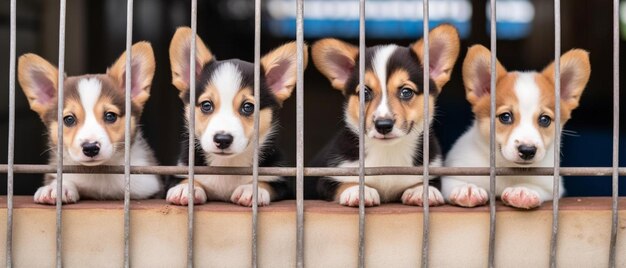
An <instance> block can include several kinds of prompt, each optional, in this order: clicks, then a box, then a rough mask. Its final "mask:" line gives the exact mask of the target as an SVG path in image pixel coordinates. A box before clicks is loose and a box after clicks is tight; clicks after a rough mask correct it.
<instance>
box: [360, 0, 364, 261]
mask: <svg viewBox="0 0 626 268" xmlns="http://www.w3.org/2000/svg"><path fill="white" fill-rule="evenodd" d="M364 131H365V0H359V267H361V268H362V267H365V137H364V135H363V132H364Z"/></svg>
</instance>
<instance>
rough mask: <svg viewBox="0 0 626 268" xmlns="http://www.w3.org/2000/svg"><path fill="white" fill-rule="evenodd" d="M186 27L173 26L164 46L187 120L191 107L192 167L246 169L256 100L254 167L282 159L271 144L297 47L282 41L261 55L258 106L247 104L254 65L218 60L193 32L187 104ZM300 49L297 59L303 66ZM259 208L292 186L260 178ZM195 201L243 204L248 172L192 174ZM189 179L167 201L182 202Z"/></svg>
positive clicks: (248, 196) (247, 199) (184, 161)
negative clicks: (192, 73)
mask: <svg viewBox="0 0 626 268" xmlns="http://www.w3.org/2000/svg"><path fill="white" fill-rule="evenodd" d="M191 34H192V33H191V30H190V29H189V28H187V27H182V28H179V29H178V30H177V31H176V33H175V34H174V37H173V38H172V42H171V45H170V61H171V66H172V83H173V84H174V86H175V87H176V88H177V89H178V90H180V97H181V99H182V100H183V103H184V105H185V116H186V120H187V122H188V121H189V117H188V116H189V109H190V108H193V109H196V113H195V129H193V130H190V131H194V133H195V137H196V154H195V156H196V159H194V162H195V164H196V165H206V166H224V167H250V166H252V161H253V156H254V155H253V153H254V147H253V144H252V141H253V135H254V106H255V105H259V106H260V107H259V110H260V113H259V122H260V125H259V144H260V161H259V166H261V167H271V166H280V165H281V163H282V157H281V155H280V151H279V150H278V149H277V148H276V145H275V141H274V140H275V135H276V131H277V128H278V118H277V116H278V113H277V112H278V110H279V109H280V108H281V106H282V103H283V102H284V101H285V100H286V99H287V98H289V96H290V95H291V92H292V91H293V88H294V87H295V83H296V44H295V43H294V42H291V43H288V44H285V45H282V46H280V47H278V48H276V49H274V50H272V51H271V52H269V53H267V54H266V55H265V56H263V57H262V59H261V68H262V70H261V72H262V75H261V85H260V100H261V103H255V101H254V93H253V90H254V66H253V64H252V63H250V62H245V61H241V60H238V59H231V60H221V61H218V60H217V59H216V58H215V57H214V56H213V54H212V53H211V51H210V50H209V49H208V48H207V47H206V45H205V44H204V43H203V42H202V40H201V39H200V37H199V36H198V37H196V41H197V42H196V49H197V54H196V55H197V56H196V73H195V76H194V77H195V79H196V99H195V100H194V102H195V105H194V106H190V102H189V77H190V76H189V72H190V67H189V65H190V64H189V55H190V50H191ZM306 59H307V54H306V47H305V57H304V60H305V62H304V64H305V67H306ZM187 151H188V143H187V142H185V143H184V145H183V148H182V151H181V157H180V162H179V163H180V164H181V165H188V163H189V159H188V153H187ZM259 180H260V182H259V196H258V197H259V198H258V201H259V202H258V204H259V205H260V206H263V205H268V204H269V203H270V201H272V200H279V199H284V198H286V197H289V196H290V195H291V189H290V187H288V184H287V181H286V180H285V179H284V178H281V177H274V176H262V177H259ZM194 189H195V190H194V192H195V196H194V201H193V202H194V203H196V204H201V203H204V202H206V201H207V200H217V201H231V202H233V203H235V204H239V205H242V206H251V205H252V190H253V189H252V176H232V175H196V176H195V188H194ZM187 194H188V184H187V180H183V181H182V182H180V183H178V185H176V186H174V187H172V188H170V189H169V191H168V192H167V201H168V202H170V203H173V204H177V205H185V204H187V203H188V202H189V200H188V198H187Z"/></svg>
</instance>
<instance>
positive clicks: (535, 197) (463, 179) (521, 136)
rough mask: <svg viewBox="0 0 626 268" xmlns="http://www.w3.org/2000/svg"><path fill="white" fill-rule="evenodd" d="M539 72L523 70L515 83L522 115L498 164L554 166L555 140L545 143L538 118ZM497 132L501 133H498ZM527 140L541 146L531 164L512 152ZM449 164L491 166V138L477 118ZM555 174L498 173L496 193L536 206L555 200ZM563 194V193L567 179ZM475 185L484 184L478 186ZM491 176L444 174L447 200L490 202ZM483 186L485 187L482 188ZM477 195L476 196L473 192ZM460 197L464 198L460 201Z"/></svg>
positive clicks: (512, 201) (521, 204) (452, 152)
mask: <svg viewBox="0 0 626 268" xmlns="http://www.w3.org/2000/svg"><path fill="white" fill-rule="evenodd" d="M534 75H535V73H520V74H519V76H518V80H517V81H516V83H515V88H514V89H515V94H516V96H517V98H518V103H519V111H520V113H521V118H515V120H521V122H520V124H519V125H518V126H517V128H516V129H515V130H514V131H513V133H512V135H511V136H510V138H509V141H507V143H506V145H503V146H502V151H501V153H500V152H499V150H497V151H496V166H497V167H552V166H553V165H554V144H553V143H550V144H547V145H546V144H544V143H543V140H542V139H541V135H540V134H539V131H538V130H537V129H536V124H534V122H535V120H537V118H538V116H539V98H540V93H539V88H538V86H537V85H536V83H535V81H534V77H533V76H534ZM496 135H497V133H496ZM519 142H525V143H530V144H534V145H536V146H537V154H536V155H535V157H534V161H533V162H532V163H530V164H525V165H520V164H516V163H515V161H516V160H517V146H514V147H515V157H512V156H511V154H512V153H511V152H510V151H511V150H512V149H511V148H512V147H513V145H514V144H516V143H519ZM512 144H513V145H512ZM444 165H445V166H447V167H489V138H488V137H485V136H484V135H481V133H480V131H479V129H478V124H477V123H476V122H474V123H473V125H472V126H471V127H470V128H469V129H468V130H467V131H466V132H465V133H464V134H463V135H462V136H461V137H460V138H459V139H458V140H457V141H456V142H455V144H454V145H453V146H452V149H451V150H450V152H448V155H447V158H446V161H445V163H444ZM552 179H553V177H552V176H497V177H496V189H495V193H496V196H497V197H501V198H502V200H503V201H504V202H505V203H506V204H509V205H511V206H515V207H520V208H533V207H537V206H539V205H540V204H541V203H542V202H543V201H546V200H552V190H553V183H552ZM560 181H561V186H560V187H559V189H560V192H559V196H562V195H563V192H564V189H563V180H560ZM475 187H478V188H481V189H476V188H475ZM488 189H489V176H444V177H442V193H443V195H444V197H445V198H446V200H448V201H450V202H452V203H454V204H457V205H461V206H467V207H471V206H476V205H482V204H484V203H486V202H487V200H486V196H485V195H486V192H487V191H486V190H488ZM481 190H482V191H481ZM472 195H473V196H472ZM459 200H460V201H459Z"/></svg>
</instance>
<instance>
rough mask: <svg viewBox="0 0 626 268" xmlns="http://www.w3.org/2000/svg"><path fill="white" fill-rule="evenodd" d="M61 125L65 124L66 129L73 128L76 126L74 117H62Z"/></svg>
mask: <svg viewBox="0 0 626 268" xmlns="http://www.w3.org/2000/svg"><path fill="white" fill-rule="evenodd" d="M63 124H65V126H66V127H73V126H74V125H76V117H74V116H73V115H66V116H65V117H63Z"/></svg>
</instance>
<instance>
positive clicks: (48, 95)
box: [18, 42, 162, 204]
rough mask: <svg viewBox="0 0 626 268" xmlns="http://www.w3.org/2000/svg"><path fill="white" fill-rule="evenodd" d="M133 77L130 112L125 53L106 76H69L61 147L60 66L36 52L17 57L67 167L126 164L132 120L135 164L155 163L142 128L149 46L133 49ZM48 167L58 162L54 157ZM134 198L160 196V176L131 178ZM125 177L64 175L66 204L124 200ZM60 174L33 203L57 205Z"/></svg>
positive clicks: (33, 103) (50, 177)
mask: <svg viewBox="0 0 626 268" xmlns="http://www.w3.org/2000/svg"><path fill="white" fill-rule="evenodd" d="M131 63H132V72H131V75H132V79H131V83H132V85H131V99H132V104H131V105H132V106H131V111H130V113H127V112H126V111H125V110H124V108H125V105H124V100H125V99H124V91H125V88H126V86H125V83H126V78H125V77H126V53H124V54H122V56H121V57H120V58H119V59H118V60H117V61H116V62H115V63H114V64H113V65H112V66H111V67H110V68H109V69H108V70H107V72H106V74H86V75H80V76H70V77H66V78H65V79H64V80H63V85H64V87H63V88H64V90H63V92H64V97H63V144H61V145H59V144H57V139H58V138H57V133H58V132H57V129H58V122H57V91H58V73H59V71H58V70H57V68H56V67H54V66H53V65H52V64H50V63H49V62H48V61H46V60H44V59H43V58H41V57H39V56H37V55H35V54H25V55H22V56H21V57H20V58H19V68H18V79H19V82H20V85H21V86H22V90H23V91H24V94H25V95H26V97H27V98H28V101H29V103H30V108H31V109H32V110H33V111H35V112H37V113H38V114H39V116H40V117H41V120H42V121H43V123H44V124H45V125H46V126H47V130H48V133H49V135H48V137H49V146H50V148H51V150H52V151H56V148H57V147H58V146H63V163H64V164H66V165H84V166H96V165H123V164H124V122H125V118H126V116H130V117H131V130H130V131H131V135H132V136H131V143H132V144H131V147H130V154H131V165H133V166H152V165H156V163H157V162H156V159H155V157H154V153H153V152H152V150H151V149H150V148H149V147H148V143H147V142H146V141H145V140H144V138H143V136H142V134H141V130H140V129H139V126H138V124H139V118H140V116H141V112H142V110H143V106H144V104H145V103H146V101H147V100H148V98H149V97H150V86H151V85H152V77H153V76H154V68H155V62H154V53H153V52H152V46H150V44H149V43H147V42H139V43H137V44H135V45H133V47H132V58H131ZM50 163H51V164H56V154H51V157H50ZM131 178H132V179H131V186H130V198H132V199H145V198H149V197H153V196H155V195H157V194H159V193H160V192H161V190H162V182H161V179H160V178H159V176H156V175H138V174H137V175H132V176H131ZM124 186H125V179H124V175H121V174H64V175H63V194H62V200H63V203H74V202H76V201H78V200H79V199H80V198H85V197H86V198H92V199H123V198H124V189H125V187H124ZM57 195H58V193H57V180H56V174H46V175H45V186H42V187H41V188H39V190H37V192H36V193H35V197H34V199H35V202H37V203H43V204H55V202H56V197H57Z"/></svg>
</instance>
